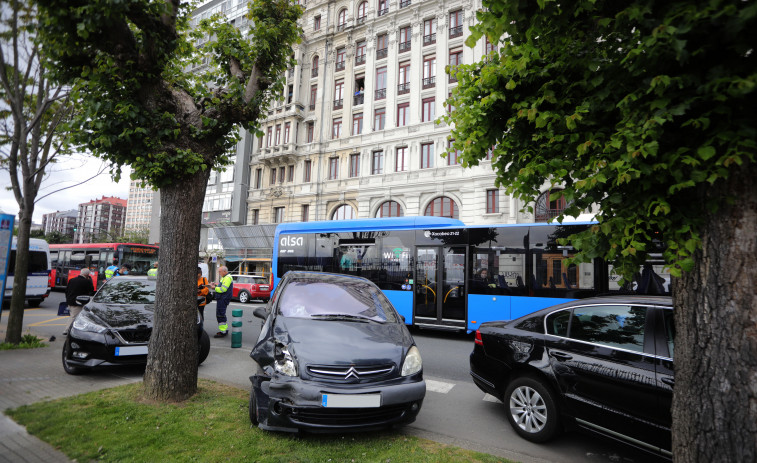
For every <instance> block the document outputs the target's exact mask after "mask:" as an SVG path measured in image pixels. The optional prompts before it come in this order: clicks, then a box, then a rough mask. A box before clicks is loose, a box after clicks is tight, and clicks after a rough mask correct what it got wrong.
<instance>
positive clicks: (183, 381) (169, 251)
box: [144, 170, 210, 401]
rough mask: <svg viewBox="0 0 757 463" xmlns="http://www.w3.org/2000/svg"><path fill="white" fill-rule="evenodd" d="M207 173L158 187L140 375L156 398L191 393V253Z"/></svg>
mask: <svg viewBox="0 0 757 463" xmlns="http://www.w3.org/2000/svg"><path fill="white" fill-rule="evenodd" d="M209 176H210V171H209V170H205V171H198V172H197V173H195V174H194V175H191V176H189V177H186V178H185V179H182V180H180V181H179V182H177V183H174V184H172V185H169V186H166V187H163V188H161V190H160V254H159V262H160V265H159V267H158V282H157V288H158V290H157V291H156V296H155V315H154V318H153V329H152V335H151V336H150V345H149V348H148V356H147V368H146V370H145V377H144V386H145V393H146V395H147V396H148V397H150V398H152V399H154V400H158V401H183V400H186V399H187V398H189V397H191V396H192V395H194V394H195V393H196V392H197V316H198V312H197V298H196V295H197V256H198V249H199V245H200V221H201V218H202V203H203V198H204V197H205V188H206V186H207V183H208V177H209ZM171 294H181V295H182V297H180V298H176V299H173V298H171V296H170V295H171Z"/></svg>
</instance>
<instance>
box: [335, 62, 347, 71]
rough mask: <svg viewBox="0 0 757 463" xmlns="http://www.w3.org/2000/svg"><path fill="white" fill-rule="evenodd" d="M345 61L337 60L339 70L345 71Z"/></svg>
mask: <svg viewBox="0 0 757 463" xmlns="http://www.w3.org/2000/svg"><path fill="white" fill-rule="evenodd" d="M344 63H345V62H344V61H337V62H336V70H337V71H344Z"/></svg>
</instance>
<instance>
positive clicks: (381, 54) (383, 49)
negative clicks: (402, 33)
mask: <svg viewBox="0 0 757 463" xmlns="http://www.w3.org/2000/svg"><path fill="white" fill-rule="evenodd" d="M388 44H389V34H381V35H379V36H378V37H376V59H382V58H386V57H387V55H388V54H389V45H388Z"/></svg>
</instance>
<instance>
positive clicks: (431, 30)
mask: <svg viewBox="0 0 757 463" xmlns="http://www.w3.org/2000/svg"><path fill="white" fill-rule="evenodd" d="M432 43H436V18H431V19H427V20H425V21H423V45H424V46H426V45H431V44H432Z"/></svg>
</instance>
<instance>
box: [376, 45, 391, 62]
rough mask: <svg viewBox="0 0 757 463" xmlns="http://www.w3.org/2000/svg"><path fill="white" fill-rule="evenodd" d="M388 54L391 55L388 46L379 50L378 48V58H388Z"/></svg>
mask: <svg viewBox="0 0 757 463" xmlns="http://www.w3.org/2000/svg"><path fill="white" fill-rule="evenodd" d="M388 55H389V49H388V48H381V49H379V50H376V59H382V58H386V57H387V56H388Z"/></svg>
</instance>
